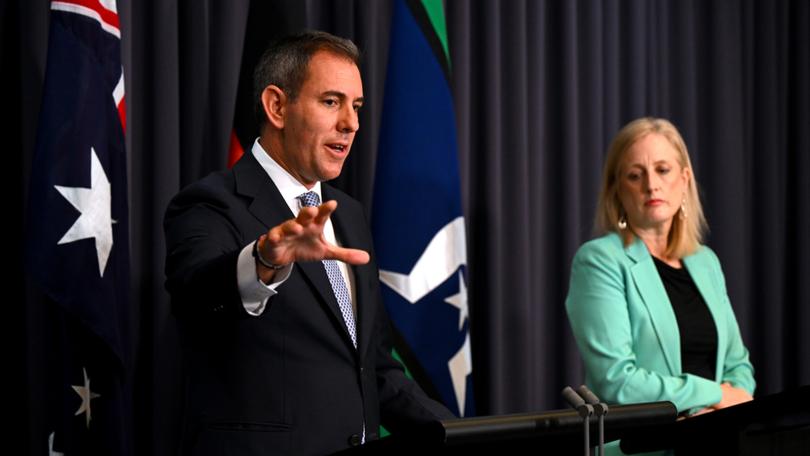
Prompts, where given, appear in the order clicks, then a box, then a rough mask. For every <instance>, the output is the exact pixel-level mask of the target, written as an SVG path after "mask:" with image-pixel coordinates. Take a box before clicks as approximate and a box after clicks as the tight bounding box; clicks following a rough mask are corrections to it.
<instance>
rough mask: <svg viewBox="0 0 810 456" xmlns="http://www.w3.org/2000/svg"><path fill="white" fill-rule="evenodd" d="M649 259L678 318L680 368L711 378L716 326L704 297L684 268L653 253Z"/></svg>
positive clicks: (713, 367)
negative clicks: (656, 270)
mask: <svg viewBox="0 0 810 456" xmlns="http://www.w3.org/2000/svg"><path fill="white" fill-rule="evenodd" d="M653 260H654V261H655V267H656V269H658V275H660V276H661V281H662V282H664V288H666V290H667V295H668V296H669V301H670V302H671V303H672V310H674V311H675V318H676V319H677V321H678V330H679V332H680V336H681V368H682V372H684V373H690V374H694V375H698V376H700V377H703V378H707V379H709V380H714V369H715V364H716V360H717V328H716V327H715V325H714V319H713V318H712V314H711V313H710V312H709V307H708V306H707V305H706V301H704V300H703V296H701V295H700V292H699V291H698V289H697V286H696V285H695V281H694V280H692V277H691V276H690V275H689V271H687V270H686V268H681V269H677V268H673V267H672V266H670V265H668V264H666V263H664V262H663V261H661V260H659V259H658V258H655V257H653Z"/></svg>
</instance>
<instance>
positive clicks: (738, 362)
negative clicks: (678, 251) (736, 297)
mask: <svg viewBox="0 0 810 456" xmlns="http://www.w3.org/2000/svg"><path fill="white" fill-rule="evenodd" d="M706 250H707V251H708V252H709V254H710V255H711V260H712V271H713V272H714V274H715V277H714V280H715V283H717V284H718V290H719V292H720V293H721V298H722V302H723V315H724V317H725V321H724V322H723V324H725V326H726V330H727V331H728V344H727V345H726V347H727V348H726V351H725V353H723V354H722V355H723V358H722V359H723V374H722V378H721V382H723V383H725V382H728V383H731V384H732V385H734V386H736V387H738V388H742V389H744V390H746V391H748V392H749V393H750V394H752V395H753V394H754V389H755V388H756V382H755V381H754V366H753V365H752V364H751V361H750V360H749V358H748V350H747V349H746V348H745V344H744V343H743V340H742V335H741V334H740V327H739V325H738V324H737V318H736V317H735V316H734V308H733V307H731V301H730V299H729V297H728V292H727V291H726V279H725V276H724V275H723V270H722V268H721V266H720V260H719V259H718V258H717V255H715V253H714V252H713V251H712V250H711V249H709V248H708V247H707V248H706Z"/></svg>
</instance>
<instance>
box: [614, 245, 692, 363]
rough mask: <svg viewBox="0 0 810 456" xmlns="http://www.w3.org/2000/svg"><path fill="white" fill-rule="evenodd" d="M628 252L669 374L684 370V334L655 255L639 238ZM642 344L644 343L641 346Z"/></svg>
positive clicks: (633, 272) (636, 281)
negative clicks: (656, 263)
mask: <svg viewBox="0 0 810 456" xmlns="http://www.w3.org/2000/svg"><path fill="white" fill-rule="evenodd" d="M624 251H625V253H626V254H627V256H628V257H630V259H632V260H633V261H634V262H635V264H634V265H633V266H632V267H631V271H632V274H633V282H635V284H636V288H637V289H638V292H639V295H641V299H642V301H644V305H645V306H646V307H647V311H648V312H649V313H650V320H651V321H652V324H653V328H654V329H655V333H656V335H657V336H658V342H659V343H660V344H661V352H662V353H663V354H664V358H665V359H666V362H667V366H668V367H669V371H670V372H669V373H670V375H679V374H680V373H681V336H680V334H679V333H678V321H677V320H676V319H675V311H673V310H672V304H670V302H669V296H667V291H666V289H665V288H664V283H663V282H662V281H661V276H659V275H658V270H657V269H656V268H655V263H653V259H652V256H651V255H650V252H649V251H648V250H647V246H646V245H644V242H643V241H642V240H641V239H639V238H636V239H635V241H633V243H632V244H630V245H629V246H628V247H627V248H625V250H624ZM641 348H643V347H641Z"/></svg>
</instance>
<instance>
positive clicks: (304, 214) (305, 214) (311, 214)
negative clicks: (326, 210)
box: [295, 207, 318, 226]
mask: <svg viewBox="0 0 810 456" xmlns="http://www.w3.org/2000/svg"><path fill="white" fill-rule="evenodd" d="M317 215H318V209H317V208H314V207H302V208H301V211H299V212H298V217H296V218H295V220H297V221H298V223H300V224H301V225H304V226H306V225H309V224H310V223H311V222H312V220H313V219H314V218H315V217H316V216H317Z"/></svg>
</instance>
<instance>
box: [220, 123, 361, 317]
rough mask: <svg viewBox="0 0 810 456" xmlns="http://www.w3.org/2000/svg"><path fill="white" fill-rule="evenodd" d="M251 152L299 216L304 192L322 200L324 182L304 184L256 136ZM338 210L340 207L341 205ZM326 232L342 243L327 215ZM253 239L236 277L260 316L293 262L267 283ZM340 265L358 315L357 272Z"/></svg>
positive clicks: (330, 239) (248, 308)
mask: <svg viewBox="0 0 810 456" xmlns="http://www.w3.org/2000/svg"><path fill="white" fill-rule="evenodd" d="M251 153H252V154H253V156H254V157H255V158H256V160H257V161H258V162H259V164H260V165H261V166H262V168H263V169H264V170H265V171H266V172H267V175H268V176H270V179H271V180H272V181H273V184H275V186H276V188H278V190H279V192H280V193H281V196H282V197H283V198H284V202H286V203H287V206H288V207H289V208H290V211H291V212H292V213H293V214H294V215H295V216H296V217H297V216H298V212H299V211H300V210H301V202H300V200H299V199H298V198H297V197H298V196H299V195H301V194H302V193H306V192H309V191H312V192H315V193H317V194H318V196H319V197H320V198H321V202H323V195H322V194H321V183H320V182H316V183H315V185H314V186H313V187H312V188H307V187H305V186H304V184H302V183H300V182H298V180H296V179H295V178H294V177H293V176H292V175H290V173H288V172H287V171H286V170H285V169H284V168H282V167H281V165H279V164H278V163H277V162H276V161H275V160H273V158H272V157H270V155H268V154H267V152H265V150H264V148H263V147H262V146H261V145H260V144H259V140H258V139H256V141H254V143H253V148H252V149H251ZM338 210H340V209H339V208H338ZM323 235H324V238H325V239H326V241H327V242H329V243H330V244H332V245H340V244H339V243H338V241H337V238H336V237H335V229H334V227H333V226H332V220H331V218H330V219H327V220H326V225H325V226H324V229H323ZM255 242H256V241H253V242H251V243H250V244H248V245H247V246H245V248H243V249H242V251H241V252H240V253H239V259H238V260H237V263H236V279H237V283H238V284H239V294H240V296H241V297H242V305H243V306H244V307H245V310H246V311H247V313H249V314H250V315H254V316H259V315H261V314H262V312H264V308H265V306H266V305H267V301H268V300H269V299H270V298H271V297H272V296H275V295H276V294H277V293H279V291H278V288H279V287H280V286H281V285H282V284H283V283H284V282H285V281H286V280H287V279H288V278H289V277H290V273H291V272H292V268H293V265H294V263H290V264H289V265H287V266H286V267H284V268H282V269H279V270H278V271H276V274H275V275H274V276H273V281H272V282H271V283H270V284H265V283H264V282H262V281H261V280H260V279H259V276H258V274H256V260H255V259H254V258H253V244H254V243H255ZM337 264H338V267H339V268H340V274H341V275H342V276H343V280H344V282H346V287H347V288H348V290H349V296H350V297H351V300H352V308H353V309H354V314H355V318H357V317H356V315H357V304H356V303H355V302H356V300H355V293H354V274H352V270H351V268H349V266H348V265H347V264H346V263H344V262H342V261H338V262H337Z"/></svg>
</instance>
